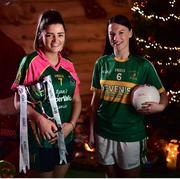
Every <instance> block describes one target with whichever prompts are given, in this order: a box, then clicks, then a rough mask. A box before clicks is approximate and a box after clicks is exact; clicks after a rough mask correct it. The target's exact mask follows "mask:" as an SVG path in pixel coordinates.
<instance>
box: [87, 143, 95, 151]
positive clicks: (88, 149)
mask: <svg viewBox="0 0 180 179" xmlns="http://www.w3.org/2000/svg"><path fill="white" fill-rule="evenodd" d="M84 148H85V150H86V151H88V152H94V151H95V148H90V147H89V145H88V143H84Z"/></svg>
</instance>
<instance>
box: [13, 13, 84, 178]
mask: <svg viewBox="0 0 180 179" xmlns="http://www.w3.org/2000/svg"><path fill="white" fill-rule="evenodd" d="M65 35H66V30H65V25H64V21H63V19H62V17H61V15H60V13H59V12H58V11H56V10H47V11H45V12H43V13H42V15H41V16H40V19H39V23H38V25H37V31H36V36H35V44H34V46H35V51H34V52H32V53H31V54H29V55H27V56H25V57H24V58H23V60H22V62H21V64H20V66H19V70H18V73H17V77H16V80H15V81H14V83H13V85H12V89H13V90H16V89H17V88H18V86H19V85H24V86H26V87H28V86H31V85H33V84H36V83H38V82H40V81H41V82H42V81H43V79H45V77H47V76H51V79H52V85H53V88H54V93H55V102H56V103H57V107H58V108H56V109H57V110H58V112H59V115H60V118H61V123H62V126H61V127H62V129H59V127H58V126H57V121H56V122H55V121H54V120H50V118H48V117H47V116H49V117H51V118H52V119H54V118H55V114H57V110H54V109H52V106H51V105H50V99H48V98H50V97H49V96H48V97H47V99H45V100H43V101H41V104H42V106H43V108H44V110H45V113H46V114H47V116H45V115H44V113H43V111H42V110H41V109H42V108H39V106H38V104H33V105H29V104H28V107H27V115H28V122H29V128H28V137H29V148H30V150H29V151H30V156H31V157H30V159H31V168H33V169H35V170H38V171H39V174H40V175H39V176H36V177H42V178H44V177H48V178H54V177H57V178H61V177H64V176H65V174H66V173H67V171H68V168H69V166H70V162H71V160H72V157H73V143H74V134H73V130H74V128H75V125H76V121H77V119H78V117H79V114H80V111H81V99H80V94H79V84H80V81H79V78H78V76H77V73H76V71H75V69H74V65H73V63H72V62H70V61H69V60H67V59H65V58H64V57H63V56H62V50H63V47H64V43H65ZM51 90H52V89H51ZM15 107H16V109H18V110H19V108H20V102H19V95H18V94H17V92H16V93H15ZM54 107H56V106H54ZM53 116H54V118H53ZM58 130H62V131H63V136H64V142H65V146H66V153H65V160H64V157H63V159H62V158H61V156H60V152H59V148H58V146H59V145H58V144H59V143H57V132H58ZM58 134H59V133H58ZM60 144H61V142H60ZM60 161H62V162H60Z"/></svg>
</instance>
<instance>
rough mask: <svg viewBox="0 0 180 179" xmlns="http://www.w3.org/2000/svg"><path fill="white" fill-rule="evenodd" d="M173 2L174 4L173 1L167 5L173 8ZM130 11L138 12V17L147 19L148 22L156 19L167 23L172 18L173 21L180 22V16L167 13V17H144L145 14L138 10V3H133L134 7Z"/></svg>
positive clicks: (155, 15)
mask: <svg viewBox="0 0 180 179" xmlns="http://www.w3.org/2000/svg"><path fill="white" fill-rule="evenodd" d="M175 2H176V1H175V0H173V1H169V4H170V6H171V7H172V8H173V7H174V6H175ZM131 10H132V11H134V12H138V13H139V14H140V15H142V16H144V18H147V19H149V20H151V19H158V20H162V21H164V22H165V21H169V20H171V19H172V18H174V19H175V20H180V16H179V15H176V14H173V13H169V15H167V16H158V15H157V14H150V15H146V14H145V12H144V11H143V10H142V9H141V8H140V5H139V3H138V2H134V5H133V7H132V8H131Z"/></svg>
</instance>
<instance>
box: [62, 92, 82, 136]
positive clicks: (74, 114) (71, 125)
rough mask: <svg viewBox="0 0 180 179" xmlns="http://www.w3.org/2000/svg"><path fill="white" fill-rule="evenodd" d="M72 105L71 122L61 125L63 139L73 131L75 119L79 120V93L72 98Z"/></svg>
mask: <svg viewBox="0 0 180 179" xmlns="http://www.w3.org/2000/svg"><path fill="white" fill-rule="evenodd" d="M72 103H73V111H72V115H71V120H70V121H69V122H66V123H63V132H64V137H65V138H66V137H67V136H68V134H69V133H70V132H71V131H72V130H74V128H75V126H76V122H77V119H78V118H79V115H80V113H81V106H82V104H81V98H80V94H79V93H78V94H77V95H76V96H74V97H73V100H72Z"/></svg>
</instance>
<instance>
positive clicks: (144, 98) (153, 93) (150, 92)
mask: <svg viewBox="0 0 180 179" xmlns="http://www.w3.org/2000/svg"><path fill="white" fill-rule="evenodd" d="M145 102H157V103H159V102H160V94H159V91H158V90H157V88H156V87H154V86H151V85H138V86H136V87H135V88H134V89H133V91H132V93H131V103H132V105H133V106H134V108H135V109H136V110H139V109H141V107H142V104H143V103H145Z"/></svg>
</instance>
